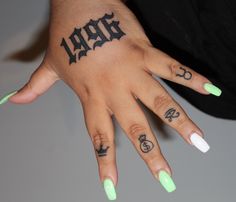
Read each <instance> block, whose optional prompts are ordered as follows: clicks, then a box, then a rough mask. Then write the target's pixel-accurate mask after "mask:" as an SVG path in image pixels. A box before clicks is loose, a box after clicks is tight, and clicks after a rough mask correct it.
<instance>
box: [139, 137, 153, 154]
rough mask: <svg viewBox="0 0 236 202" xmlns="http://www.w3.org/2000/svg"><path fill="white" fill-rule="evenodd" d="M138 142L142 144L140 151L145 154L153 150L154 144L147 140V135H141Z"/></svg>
mask: <svg viewBox="0 0 236 202" xmlns="http://www.w3.org/2000/svg"><path fill="white" fill-rule="evenodd" d="M138 140H139V142H140V149H141V151H142V152H143V153H148V152H150V151H151V150H152V149H153V147H154V144H153V143H152V142H151V141H150V140H147V136H146V135H145V134H141V135H140V136H139V139H138Z"/></svg>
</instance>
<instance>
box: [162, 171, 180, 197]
mask: <svg viewBox="0 0 236 202" xmlns="http://www.w3.org/2000/svg"><path fill="white" fill-rule="evenodd" d="M159 180H160V183H161V185H162V186H163V187H164V188H165V190H166V191H167V192H173V191H174V190H176V186H175V183H174V182H173V180H172V178H171V177H170V175H169V174H168V173H167V172H166V171H163V170H161V171H160V172H159Z"/></svg>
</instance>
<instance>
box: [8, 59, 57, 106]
mask: <svg viewBox="0 0 236 202" xmlns="http://www.w3.org/2000/svg"><path fill="white" fill-rule="evenodd" d="M57 80H59V77H58V76H57V74H56V73H55V72H54V71H53V69H52V68H50V67H49V66H47V65H46V64H44V63H42V64H41V65H40V66H39V67H38V68H37V69H36V70H35V71H34V73H33V74H32V75H31V77H30V79H29V81H28V82H27V83H26V84H25V85H24V86H23V87H22V88H21V89H20V90H19V91H17V93H16V94H14V95H13V96H11V97H10V98H9V101H11V102H13V103H17V104H24V103H30V102H32V101H34V100H35V99H36V98H37V97H38V96H40V95H42V94H43V93H44V92H46V91H47V90H48V89H49V88H50V87H51V86H52V85H53V84H54V83H55V82H56V81H57Z"/></svg>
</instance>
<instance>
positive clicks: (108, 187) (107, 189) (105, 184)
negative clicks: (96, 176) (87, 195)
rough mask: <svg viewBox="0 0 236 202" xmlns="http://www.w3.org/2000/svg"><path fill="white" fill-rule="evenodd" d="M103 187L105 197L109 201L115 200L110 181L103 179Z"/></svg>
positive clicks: (112, 185) (113, 187)
mask: <svg viewBox="0 0 236 202" xmlns="http://www.w3.org/2000/svg"><path fill="white" fill-rule="evenodd" d="M103 187H104V190H105V192H106V195H107V197H108V199H109V200H110V201H114V200H116V190H115V186H114V184H113V182H112V180H111V179H105V180H104V182H103Z"/></svg>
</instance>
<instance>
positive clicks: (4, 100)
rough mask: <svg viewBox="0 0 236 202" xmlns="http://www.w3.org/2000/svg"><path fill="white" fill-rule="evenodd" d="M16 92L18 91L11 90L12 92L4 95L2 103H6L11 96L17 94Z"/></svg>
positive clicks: (0, 100) (0, 102) (0, 101)
mask: <svg viewBox="0 0 236 202" xmlns="http://www.w3.org/2000/svg"><path fill="white" fill-rule="evenodd" d="M16 93H17V91H14V92H11V93H9V94H7V95H5V96H3V97H2V98H1V99H0V105H2V104H4V103H6V102H7V101H8V99H9V98H10V97H11V96H13V95H15V94H16Z"/></svg>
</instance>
